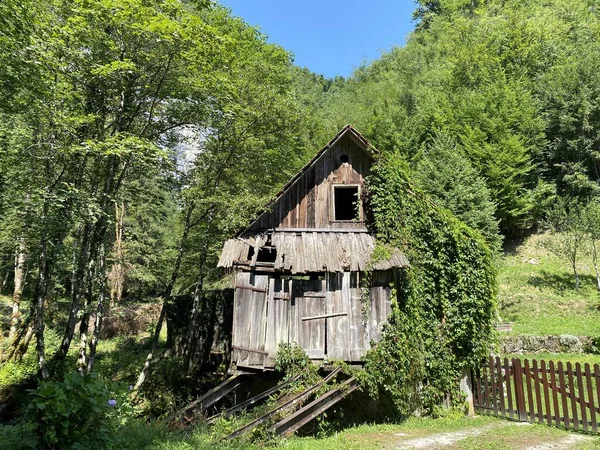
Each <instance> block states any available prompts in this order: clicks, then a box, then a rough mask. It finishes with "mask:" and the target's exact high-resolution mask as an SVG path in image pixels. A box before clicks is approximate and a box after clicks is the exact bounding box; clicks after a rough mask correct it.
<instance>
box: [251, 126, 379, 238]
mask: <svg viewBox="0 0 600 450" xmlns="http://www.w3.org/2000/svg"><path fill="white" fill-rule="evenodd" d="M342 155H347V156H348V162H347V163H342V162H341V161H340V157H341V156H342ZM371 164H372V159H371V157H370V156H369V155H368V154H367V153H366V152H365V151H364V150H363V149H362V148H360V147H359V146H358V145H357V144H356V143H355V142H354V141H353V140H352V139H351V138H350V137H349V136H348V135H346V136H343V137H342V138H341V139H340V140H339V141H338V142H337V143H336V145H334V146H333V147H332V148H330V149H329V150H328V151H326V152H324V153H323V154H322V155H321V157H320V158H318V159H317V160H316V161H315V162H314V163H313V164H312V165H311V166H310V167H309V168H307V169H306V171H305V172H304V173H303V174H302V175H301V176H300V177H299V178H298V179H297V180H296V182H295V183H294V184H293V185H291V186H290V187H289V188H288V189H287V190H286V191H285V192H283V193H282V195H281V197H280V198H279V199H278V200H277V201H276V202H275V203H273V204H272V205H271V209H270V211H266V212H264V213H263V214H262V215H261V216H260V217H259V219H257V220H256V221H255V222H254V224H253V225H252V227H251V228H250V230H251V231H259V230H265V229H272V228H326V229H332V230H334V229H336V228H337V229H339V228H345V229H348V228H355V229H365V228H366V227H365V224H364V222H332V221H331V220H332V217H331V212H332V209H333V203H332V201H333V200H332V198H331V197H332V192H333V187H332V186H333V185H335V184H356V185H359V186H361V188H362V186H363V185H364V182H365V177H366V176H367V175H368V174H369V171H370V169H371ZM361 215H362V216H363V217H364V213H362V212H361Z"/></svg>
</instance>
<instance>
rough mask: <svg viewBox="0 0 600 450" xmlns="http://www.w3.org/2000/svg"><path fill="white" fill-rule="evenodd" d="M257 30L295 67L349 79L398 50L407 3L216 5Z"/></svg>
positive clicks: (269, 0) (310, 0) (240, 1)
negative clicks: (291, 59) (285, 52)
mask: <svg viewBox="0 0 600 450" xmlns="http://www.w3.org/2000/svg"><path fill="white" fill-rule="evenodd" d="M219 3H221V4H222V5H224V6H227V7H229V8H231V9H232V11H233V15H235V16H239V17H241V18H243V19H244V20H245V21H246V22H248V23H249V24H250V25H255V26H258V27H259V28H260V29H261V31H262V32H263V33H265V34H266V35H267V36H268V37H269V42H273V43H276V44H279V45H281V46H282V47H283V48H285V49H286V50H288V51H290V52H292V53H293V54H294V57H295V58H294V59H295V63H296V64H297V65H299V66H302V67H308V68H309V69H310V70H312V71H313V72H316V73H320V74H323V75H325V76H327V77H333V76H336V75H342V76H349V75H351V74H352V71H353V70H354V69H355V68H357V67H358V66H360V65H361V63H363V62H365V61H372V60H373V59H376V58H377V57H378V56H379V55H380V54H381V52H382V51H386V50H389V49H391V48H392V47H393V46H395V45H403V44H404V41H405V39H406V37H407V36H408V34H409V33H410V32H411V31H412V29H413V26H414V24H413V23H412V22H411V14H412V12H413V10H414V8H415V5H414V3H413V1H412V0H371V1H364V0H362V1H358V0H344V1H341V0H219Z"/></svg>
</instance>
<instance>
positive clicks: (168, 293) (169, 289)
mask: <svg viewBox="0 0 600 450" xmlns="http://www.w3.org/2000/svg"><path fill="white" fill-rule="evenodd" d="M193 212H194V204H193V203H192V204H190V205H189V206H188V208H187V212H186V214H185V224H184V227H183V234H182V235H181V242H180V244H179V251H178V252H177V258H176V259H175V264H174V266H173V272H171V280H170V281H169V284H168V285H167V286H166V288H165V293H164V295H163V304H162V307H161V308H160V315H159V317H158V322H157V324H156V328H154V334H153V335H152V345H151V347H150V352H149V353H148V356H147V357H146V360H145V361H144V366H143V367H142V370H141V371H140V374H139V375H138V379H137V381H136V382H135V385H134V387H133V392H134V395H136V394H137V392H138V390H139V388H140V387H142V384H144V381H145V380H146V377H147V376H148V372H149V371H150V366H151V365H152V363H153V362H154V360H155V359H156V358H155V355H156V350H157V348H158V341H159V339H160V330H162V327H163V323H164V321H165V317H166V315H167V302H168V301H169V300H170V299H171V297H172V296H173V287H174V286H175V283H176V282H177V279H178V278H179V270H180V269H181V262H182V261H183V255H184V253H185V251H186V249H187V241H188V236H189V234H190V229H191V227H192V214H193Z"/></svg>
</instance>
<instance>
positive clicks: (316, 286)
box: [289, 280, 327, 359]
mask: <svg viewBox="0 0 600 450" xmlns="http://www.w3.org/2000/svg"><path fill="white" fill-rule="evenodd" d="M291 308H292V310H291V314H290V330H289V342H296V343H297V344H298V345H299V346H300V347H302V348H303V349H304V351H305V352H306V354H307V355H308V356H309V358H311V359H324V358H325V345H326V318H319V316H326V314H327V297H326V293H325V289H324V280H292V304H291Z"/></svg>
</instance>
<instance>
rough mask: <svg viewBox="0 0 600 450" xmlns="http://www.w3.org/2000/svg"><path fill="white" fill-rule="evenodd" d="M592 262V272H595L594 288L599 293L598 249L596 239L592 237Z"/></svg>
mask: <svg viewBox="0 0 600 450" xmlns="http://www.w3.org/2000/svg"><path fill="white" fill-rule="evenodd" d="M592 262H593V264H594V271H595V272H596V287H597V288H598V290H599V291H600V272H599V271H598V247H597V244H596V239H594V238H593V237H592Z"/></svg>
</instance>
